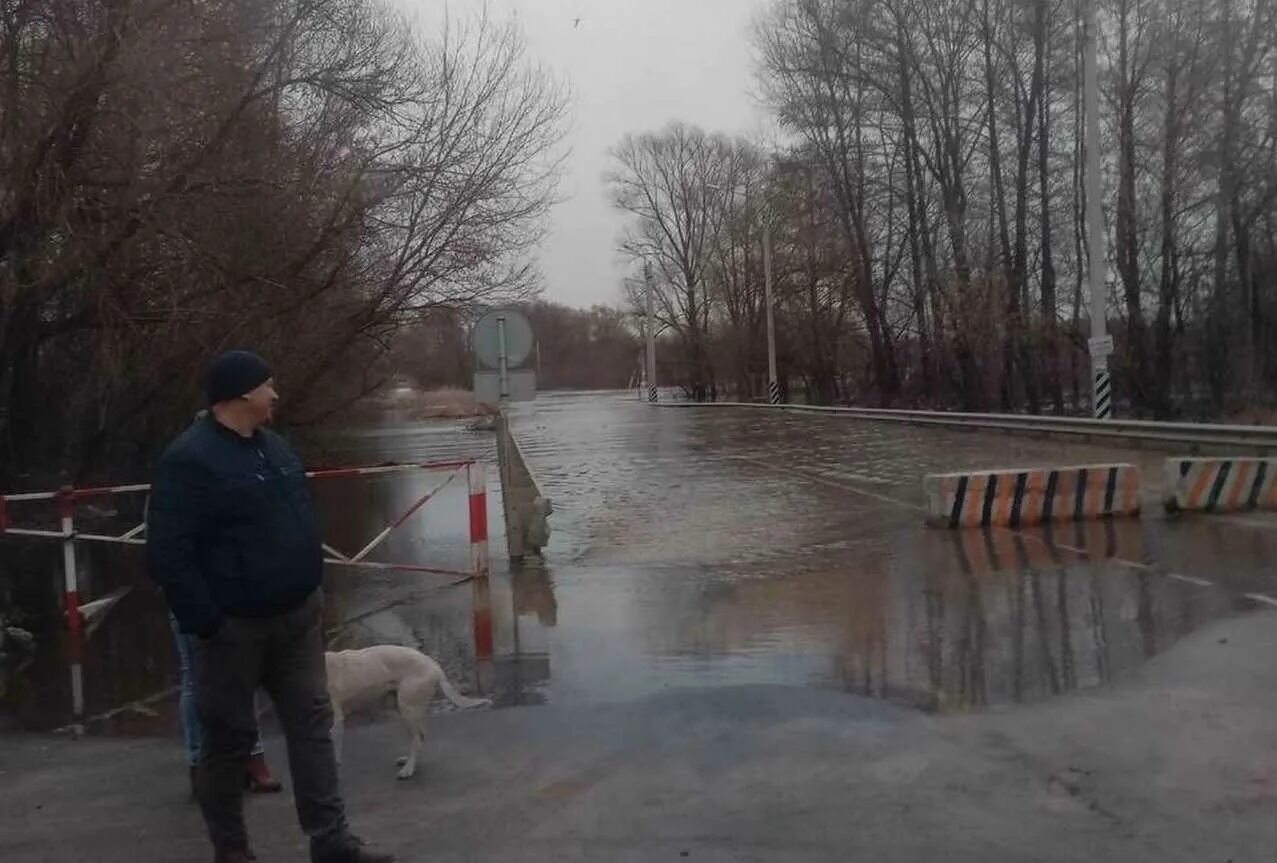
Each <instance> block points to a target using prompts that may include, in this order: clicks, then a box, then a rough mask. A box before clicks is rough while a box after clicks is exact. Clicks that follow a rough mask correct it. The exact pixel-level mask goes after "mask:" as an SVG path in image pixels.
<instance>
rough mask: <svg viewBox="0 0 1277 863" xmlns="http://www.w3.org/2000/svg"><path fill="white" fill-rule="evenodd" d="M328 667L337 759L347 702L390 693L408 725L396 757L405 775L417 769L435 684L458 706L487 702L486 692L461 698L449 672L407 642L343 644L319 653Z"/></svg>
mask: <svg viewBox="0 0 1277 863" xmlns="http://www.w3.org/2000/svg"><path fill="white" fill-rule="evenodd" d="M324 660H325V665H326V666H327V669H328V697H329V699H330V700H331V701H332V705H333V747H334V749H335V750H336V753H337V763H338V764H340V763H341V738H342V730H343V726H344V725H345V719H346V711H347V709H348V708H350V707H353V706H357V705H359V704H361V703H370V702H375V701H377V700H378V699H380V698H382V697H383V696H385V695H387V694H388V693H391V692H393V693H395V694H396V698H397V701H398V705H399V717H400V718H401V719H403V721H404V724H405V725H406V726H407V727H408V736H409V738H410V740H409V748H408V755H407V756H406V757H404V758H400V759H399V764H400V765H401V767H400V770H399V778H400V779H407V778H409V777H410V776H412V775H413V773H415V772H416V770H417V754H418V753H419V752H420V751H421V744H422V743H423V742H424V740H425V737H426V707H427V706H428V705H429V704H430V700H431V699H432V698H433V697H434V694H435V687H436V686H437V687H439V689H440V690H441V691H442V692H443V694H444V696H446V697H447V699H448V700H449V701H451V702H452V703H453V704H455V705H456V706H457V707H462V708H467V707H482V706H484V705H491V704H492V702H491V701H490V700H488V699H486V698H466V697H465V696H464V695H462V694H460V693H459V692H457V690H456V689H454V688H453V687H452V684H451V683H449V682H448V677H447V675H445V674H444V673H443V669H442V668H440V667H439V663H437V662H435V661H434V660H433V659H431V658H430V657H429V656H426V655H425V654H424V653H421V652H420V651H418V650H413V649H412V648H411V647H398V646H395V645H389V644H383V645H379V646H377V647H365V648H364V649H363V650H343V651H340V652H338V653H331V652H330V653H326V654H324Z"/></svg>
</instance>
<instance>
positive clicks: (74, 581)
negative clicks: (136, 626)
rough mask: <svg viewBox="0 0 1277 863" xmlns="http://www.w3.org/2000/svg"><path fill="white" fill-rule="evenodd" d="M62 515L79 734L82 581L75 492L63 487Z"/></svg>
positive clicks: (69, 650) (73, 703) (64, 577)
mask: <svg viewBox="0 0 1277 863" xmlns="http://www.w3.org/2000/svg"><path fill="white" fill-rule="evenodd" d="M58 507H59V509H60V511H61V512H60V514H61V516H62V581H63V598H64V602H65V604H66V616H67V658H68V659H69V660H70V663H69V664H70V666H71V712H72V715H73V716H74V718H75V723H74V726H73V727H74V728H75V730H76V732H77V733H79V732H81V731H82V730H83V727H84V726H83V722H84V666H83V665H82V662H83V654H84V616H83V615H82V614H81V613H80V582H79V576H78V574H77V571H76V561H75V492H74V491H73V490H72V489H71V488H63V489H62V491H61V492H60V493H59V494H58Z"/></svg>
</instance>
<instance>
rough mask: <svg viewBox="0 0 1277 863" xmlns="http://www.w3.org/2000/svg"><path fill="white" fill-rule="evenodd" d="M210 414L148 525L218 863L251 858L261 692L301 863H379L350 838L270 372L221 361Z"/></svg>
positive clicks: (303, 505)
mask: <svg viewBox="0 0 1277 863" xmlns="http://www.w3.org/2000/svg"><path fill="white" fill-rule="evenodd" d="M204 390H205V395H206V396H207V399H208V404H209V406H210V411H209V414H208V415H207V416H205V417H204V418H202V419H200V420H198V421H196V422H195V423H194V424H193V425H192V426H191V427H190V428H188V429H187V430H186V431H185V432H183V433H182V434H181V435H180V436H179V437H178V438H177V440H175V441H174V442H173V443H172V444H171V445H170V446H169V448H168V450H167V451H165V453H164V456H163V457H162V458H161V459H160V464H159V467H158V469H157V470H156V474H155V481H154V483H153V486H152V491H151V503H150V509H149V512H148V516H147V560H148V565H149V570H150V573H151V576H152V578H154V579H155V580H156V581H157V582H158V583H159V584H160V586H161V587H162V588H163V589H164V594H165V597H166V598H167V600H168V604H169V608H170V609H171V610H172V612H173V616H174V617H175V618H176V619H177V623H178V628H179V630H180V631H181V632H183V633H186V634H188V635H192V636H195V638H194V639H193V640H192V646H193V648H194V649H193V652H192V660H193V667H194V672H195V701H196V709H197V712H198V715H199V719H200V722H201V724H202V726H203V734H202V740H201V750H200V765H199V768H198V769H197V771H196V774H197V775H196V791H197V796H198V798H199V802H200V808H201V809H202V811H203V814H204V820H205V822H206V823H207V825H208V835H209V839H210V840H211V841H212V844H213V849H214V855H215V856H214V860H215V861H216V863H244V861H248V860H252V859H254V858H253V856H252V852H251V851H250V850H249V843H248V832H247V830H246V828H245V826H244V801H243V793H244V775H245V770H246V766H247V764H248V762H249V759H250V757H251V755H252V751H253V746H254V741H255V740H256V738H257V717H256V715H255V711H254V709H253V693H254V692H255V690H256V689H257V687H258V686H261V687H263V688H264V689H265V690H266V692H267V693H268V694H269V695H270V697H271V700H272V701H273V702H274V705H275V713H276V714H277V715H278V717H279V721H280V725H281V727H282V728H283V731H284V737H285V739H286V740H287V743H288V766H289V771H290V773H291V774H292V779H293V783H292V784H293V795H294V798H295V800H296V804H297V816H298V820H299V821H300V822H301V826H302V829H303V830H304V831H305V833H306V835H307V836H308V837H309V838H310V856H311V860H312V861H313V863H391V861H393V859H394V858H393V857H392V856H390V855H387V854H379V853H374V852H372V851H369V850H368V849H366V848H365V847H364V846H363V843H361V842H360V841H359V840H358V839H356V838H355V837H354V835H353V834H352V833H351V832H350V828H349V826H348V825H347V823H346V813H345V805H344V804H343V802H342V799H341V795H340V793H339V790H338V782H337V764H336V760H335V758H334V753H333V744H332V738H331V728H332V719H333V714H332V707H331V705H330V704H329V701H328V693H327V680H326V676H325V670H324V644H323V631H322V616H323V593H322V591H321V590H320V584H321V582H322V580H323V552H322V547H321V540H320V535H319V529H318V525H317V523H316V518H315V513H314V508H313V505H312V502H311V498H310V492H309V489H308V488H307V485H306V474H305V472H304V470H303V468H302V466H301V463H300V461H298V459H297V456H296V455H295V454H294V453H293V451H292V449H291V448H290V447H289V446H288V444H287V443H286V442H285V441H284V439H283V438H281V437H280V436H279V435H277V434H275V433H274V432H271V431H269V430H267V429H266V428H265V426H266V425H267V423H269V422H270V420H271V417H272V414H273V413H274V408H275V404H276V402H277V401H278V400H279V396H278V395H277V394H276V392H275V386H274V380H273V378H272V373H271V369H270V366H269V365H267V363H266V361H265V360H263V359H262V358H261V357H259V356H257V355H256V354H252V353H249V352H247V351H232V352H230V353H227V354H223V355H222V356H220V357H218V358H217V359H215V360H214V361H213V362H212V363H211V364H210V366H209V368H208V370H207V372H206V374H205V377H204Z"/></svg>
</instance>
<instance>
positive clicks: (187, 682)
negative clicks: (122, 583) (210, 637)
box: [169, 614, 284, 800]
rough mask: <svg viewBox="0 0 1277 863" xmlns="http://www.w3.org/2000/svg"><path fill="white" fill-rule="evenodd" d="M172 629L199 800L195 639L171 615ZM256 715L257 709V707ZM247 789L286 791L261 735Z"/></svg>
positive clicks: (184, 728) (188, 750)
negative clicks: (272, 771)
mask: <svg viewBox="0 0 1277 863" xmlns="http://www.w3.org/2000/svg"><path fill="white" fill-rule="evenodd" d="M169 626H171V627H172V629H173V641H174V642H175V643H176V645H177V665H178V675H179V683H180V686H181V688H180V695H179V698H178V713H179V714H180V716H181V720H182V740H183V742H184V743H185V744H186V763H187V765H188V766H189V767H190V771H191V799H192V800H195V799H197V798H198V795H197V794H196V790H195V775H196V768H197V767H198V766H199V763H200V751H201V746H202V743H201V739H202V738H203V736H204V728H203V726H202V725H201V724H200V715H199V711H198V710H196V707H195V673H194V672H195V669H194V668H193V667H192V664H193V656H194V653H195V646H194V640H195V636H193V635H187V634H186V633H185V632H182V631H181V630H180V629H179V628H178V625H177V618H175V617H174V616H173V615H172V614H170V615H169ZM253 712H254V713H256V712H257V711H256V705H254V710H253ZM244 787H245V788H247V789H248V790H249V791H251V792H253V793H254V794H274V793H276V792H278V791H282V790H284V786H283V785H281V784H280V783H279V780H278V779H276V778H275V776H274V775H273V774H272V773H271V769H270V765H269V764H268V763H267V762H266V750H265V748H264V747H263V746H262V738H261V735H260V734H258V735H257V737H256V740H255V741H254V743H253V750H252V753H251V755H250V756H249V759H248V764H247V766H246V767H245V770H244Z"/></svg>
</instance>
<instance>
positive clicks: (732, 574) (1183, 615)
mask: <svg viewBox="0 0 1277 863" xmlns="http://www.w3.org/2000/svg"><path fill="white" fill-rule="evenodd" d="M513 423H514V427H515V429H516V432H517V433H518V435H519V437H520V440H521V442H522V444H523V447H524V449H525V452H526V455H527V457H528V460H529V462H530V463H531V467H532V469H533V471H534V472H535V473H536V474H537V475H538V478H539V480H540V482H541V485H542V488H543V491H544V492H545V493H546V494H547V495H549V496H550V497H551V498H552V499H553V501H554V507H555V513H554V515H553V516H552V518H551V526H552V528H553V531H554V533H553V537H552V540H551V543H550V546H549V547H548V548H547V549H546V550H545V560H544V562H541V563H537V564H535V565H534V564H528V565H524V566H519V567H514V568H512V567H510V566H509V565H508V564H507V563H506V562H505V560H504V545H503V535H502V531H503V522H502V519H501V506H500V495H499V489H498V488H497V481H496V467H495V450H494V442H493V440H492V436H491V434H490V433H480V432H471V431H467V430H466V429H465V425H464V423H454V422H445V423H427V424H420V423H418V424H413V423H407V422H403V421H399V420H396V419H394V418H390V419H388V420H387V422H386V424H385V425H384V426H382V427H380V428H375V429H364V430H358V431H351V432H346V433H342V434H333V435H329V436H326V437H324V438H323V439H322V440H318V441H312V442H310V443H309V444H308V460H309V461H310V462H311V463H312V464H324V465H352V464H375V463H381V462H386V461H395V462H404V461H425V460H440V459H446V460H450V459H456V458H477V459H479V460H481V461H483V462H484V463H486V464H487V465H488V466H489V469H488V484H489V491H490V494H489V522H490V525H491V532H492V536H493V540H492V558H493V563H494V567H493V574H492V577H491V578H490V579H487V580H464V579H462V578H459V577H456V576H447V575H435V574H428V575H427V574H420V573H412V572H386V571H368V570H351V569H344V568H336V567H334V568H331V569H330V571H329V573H328V578H327V583H326V590H327V596H328V611H327V614H328V627H329V635H330V640H331V642H332V644H333V645H334V646H335V647H359V646H364V645H368V644H379V643H396V644H409V645H413V646H417V647H419V648H421V649H423V650H425V651H426V652H428V653H430V654H431V655H432V656H435V657H436V658H437V659H439V660H440V662H441V664H442V665H443V666H444V668H445V669H446V670H447V671H448V673H449V675H450V676H452V677H453V678H454V680H455V682H457V683H458V684H459V685H460V686H461V687H462V688H463V689H465V690H468V691H470V692H482V693H484V694H488V695H491V696H493V697H494V699H495V700H496V702H497V704H498V705H499V706H518V705H533V704H538V703H544V702H547V701H554V702H560V703H588V702H604V701H624V700H627V699H634V698H640V697H644V696H646V695H650V694H653V693H656V692H659V691H661V690H665V689H669V688H672V687H701V688H703V687H714V686H730V685H735V684H758V683H770V684H782V685H793V686H814V687H824V688H836V689H842V690H846V691H849V692H853V693H857V694H861V695H866V696H871V697H876V698H887V699H891V700H894V701H898V702H900V703H905V704H909V705H913V706H916V707H918V708H920V709H925V710H931V711H941V712H944V711H954V710H979V709H982V708H985V707H988V706H994V705H1002V704H1014V703H1017V702H1023V701H1029V700H1036V699H1043V698H1050V697H1053V696H1055V695H1057V694H1060V693H1064V692H1067V691H1070V690H1074V689H1079V688H1085V687H1093V686H1099V685H1104V684H1105V683H1107V682H1108V681H1111V680H1113V679H1116V678H1120V677H1121V676H1122V675H1123V674H1126V673H1129V672H1130V671H1131V670H1133V669H1136V668H1138V667H1139V666H1140V665H1141V664H1142V663H1143V662H1144V661H1145V660H1146V659H1147V658H1148V657H1150V656H1152V655H1154V654H1156V653H1159V652H1161V651H1164V650H1166V649H1167V648H1168V647H1170V646H1171V645H1173V644H1174V643H1175V642H1176V641H1177V640H1179V639H1180V638H1182V637H1183V636H1185V635H1186V634H1188V633H1189V632H1192V631H1193V630H1194V629H1197V628H1198V627H1200V626H1202V625H1203V624H1204V623H1206V622H1209V621H1211V620H1213V619H1215V618H1218V617H1221V616H1224V615H1229V614H1235V613H1240V612H1242V611H1244V610H1245V608H1246V607H1247V605H1246V603H1245V602H1243V601H1242V600H1240V599H1239V594H1240V593H1242V592H1245V591H1250V590H1258V589H1262V588H1266V587H1267V586H1270V585H1269V581H1270V580H1271V579H1270V576H1268V574H1267V572H1266V561H1267V560H1271V559H1272V554H1273V552H1274V551H1277V549H1275V548H1273V545H1274V543H1275V542H1277V531H1271V530H1263V529H1260V528H1258V527H1256V528H1254V529H1243V528H1238V527H1236V526H1230V525H1228V524H1227V523H1223V522H1214V523H1194V524H1189V523H1184V524H1177V523H1171V522H1167V521H1165V519H1163V518H1161V517H1160V516H1159V515H1158V514H1157V513H1155V512H1153V513H1149V515H1147V516H1146V517H1145V518H1144V519H1143V520H1131V521H1118V522H1106V523H1093V524H1089V525H1082V526H1073V525H1069V526H1065V527H1063V528H1056V529H1055V530H1053V531H1049V532H1048V531H1036V532H1034V531H1022V532H1019V533H1012V532H1010V531H993V532H989V533H984V532H979V531H975V532H952V531H947V530H939V529H932V528H927V527H925V526H924V525H923V519H922V515H921V513H920V512H919V511H918V506H919V504H920V503H921V500H922V495H921V478H922V475H923V474H924V473H926V472H929V471H936V470H957V469H961V468H964V467H975V466H984V467H994V466H997V467H1017V466H1030V465H1042V464H1047V463H1055V464H1076V463H1080V462H1088V461H1089V462H1104V461H1113V460H1118V459H1124V460H1130V459H1132V458H1134V459H1135V460H1137V461H1140V462H1141V464H1146V465H1147V466H1146V467H1145V470H1146V472H1149V471H1154V470H1155V462H1156V459H1155V458H1154V457H1152V456H1147V455H1145V456H1141V455H1139V454H1134V455H1132V454H1131V453H1124V452H1122V451H1120V450H1113V449H1105V448H1100V447H1090V446H1084V445H1072V444H1071V445H1064V444H1061V443H1059V442H1058V441H1037V440H1020V439H1015V438H1009V437H1004V436H992V437H989V436H983V435H974V434H965V433H957V432H946V431H940V430H930V429H913V428H909V427H904V426H895V425H888V424H874V423H864V422H860V421H854V420H848V419H844V418H840V417H824V416H790V415H779V414H773V413H766V412H758V411H747V410H734V409H709V410H683V409H667V408H662V409H656V408H650V407H647V406H645V405H642V404H640V403H638V402H637V401H635V400H633V399H631V398H630V397H629V396H628V395H625V394H615V393H594V394H572V395H554V394H551V395H548V396H542V397H541V398H540V399H539V401H538V402H536V403H535V404H531V405H521V406H518V407H516V408H515V409H514V417H513ZM447 479H448V475H447V474H446V473H441V472H435V471H414V472H411V473H403V474H393V475H384V476H379V477H375V478H348V479H340V480H325V481H322V482H319V483H316V486H315V491H316V495H317V499H318V501H319V505H320V511H321V513H322V517H323V520H324V524H325V531H326V538H327V539H328V542H329V543H330V544H331V545H332V546H334V547H335V548H337V549H338V550H340V551H342V552H343V553H345V554H351V553H353V552H354V551H356V550H358V549H360V548H362V547H363V546H364V545H366V544H367V543H368V542H369V541H370V540H372V538H373V537H375V536H376V535H377V534H378V533H379V532H380V531H381V530H382V529H383V528H384V527H385V526H386V525H387V524H388V523H390V522H391V521H393V520H394V519H395V518H396V517H397V516H398V515H400V514H401V513H402V512H404V511H405V510H406V509H408V508H409V507H410V506H411V505H412V504H413V503H414V502H415V501H416V500H417V499H419V497H420V496H421V495H423V494H425V493H427V492H431V491H436V493H437V496H436V497H435V498H434V499H432V501H431V502H430V503H428V504H427V505H426V506H424V507H423V508H422V509H421V510H420V511H419V512H418V513H416V514H415V515H413V516H412V517H411V518H410V519H409V520H408V521H407V522H405V524H404V525H403V526H402V527H401V528H399V529H398V530H397V531H395V532H393V533H392V534H391V535H390V537H389V538H388V539H387V541H386V542H385V543H384V544H383V545H381V546H379V547H378V548H377V549H376V550H375V551H374V552H373V553H372V554H371V555H370V557H371V559H374V560H380V561H389V562H395V563H415V564H425V565H429V566H434V567H439V568H444V569H456V570H464V569H465V568H466V567H467V559H468V536H467V521H466V512H467V510H466V484H465V477H464V475H461V476H459V477H457V478H455V479H453V480H452V481H451V482H450V483H447V484H446V485H445V484H444V483H445V481H446V480H447ZM99 515H100V516H101V517H102V518H109V517H110V514H109V513H101V514H99ZM128 515H130V513H128V512H121V513H120V514H119V516H118V519H117V520H118V521H119V522H120V523H121V524H124V523H125V522H127V520H128V518H127V516H128ZM126 526H127V525H126ZM122 529H124V528H121V530H122ZM1080 552H1084V554H1083V553H1080ZM6 554H7V556H6V558H5V560H6V563H7V565H11V566H15V567H18V571H19V572H20V573H21V578H20V580H19V592H20V594H21V598H22V599H23V601H24V603H25V604H26V605H27V607H29V608H31V609H32V613H31V619H30V620H29V621H28V624H29V626H30V628H32V629H34V630H35V631H36V634H37V637H38V639H39V646H38V649H37V652H36V655H35V658H34V661H33V662H31V663H30V664H29V665H28V667H26V668H25V669H23V670H22V671H21V672H20V673H19V674H17V675H16V676H14V677H12V678H11V686H10V688H9V692H8V694H7V697H6V699H5V703H6V705H7V714H6V721H7V722H8V724H9V726H10V727H11V728H24V729H50V728H56V727H58V726H61V725H64V724H66V723H67V722H68V721H69V720H70V684H69V676H68V672H67V658H68V657H67V653H66V646H65V643H64V639H63V638H62V636H61V623H60V617H59V614H58V595H59V591H60V576H58V575H57V570H56V566H57V563H56V560H55V558H56V547H54V546H46V547H36V546H31V547H29V548H28V547H26V546H23V547H22V553H21V554H19V553H17V551H16V550H15V548H13V547H9V548H8V549H7V550H6ZM81 557H82V578H81V590H82V593H83V594H84V595H85V598H86V599H93V598H95V597H98V596H101V595H103V594H104V593H106V592H107V591H109V590H111V589H112V588H114V587H116V586H117V585H121V584H134V585H136V587H135V589H134V590H133V591H132V592H131V593H130V594H129V595H128V596H126V597H125V599H124V600H123V601H121V602H120V604H119V605H118V606H117V607H116V608H115V609H114V610H113V611H112V612H111V613H110V614H109V615H108V616H107V617H106V618H105V619H104V621H103V623H102V625H101V627H100V628H99V629H98V630H97V632H95V633H94V634H93V636H92V637H91V638H90V639H89V642H88V645H87V649H86V653H85V658H84V680H85V689H86V699H87V703H88V711H87V712H88V713H89V714H90V715H93V716H98V717H102V715H103V714H107V716H106V717H104V718H99V719H98V720H97V721H94V722H92V723H91V724H90V731H93V732H102V733H127V734H174V733H176V720H175V718H174V715H173V701H174V699H173V697H172V692H171V690H172V686H173V684H174V683H175V660H174V656H173V649H172V642H171V636H170V634H169V631H168V627H167V622H166V619H165V614H164V609H163V604H162V601H161V600H160V598H159V597H158V595H157V594H156V592H155V591H154V590H153V589H152V588H150V587H149V585H148V584H147V583H146V581H145V579H144V578H143V577H142V576H141V573H140V567H139V562H140V554H139V553H138V551H137V550H136V549H127V548H126V549H120V548H115V547H100V546H99V547H90V548H86V550H85V552H84V553H83V554H82V555H81ZM1132 564H1135V565H1132ZM1169 573H1180V574H1185V573H1187V574H1188V575H1189V576H1191V578H1190V579H1188V580H1185V579H1183V578H1177V577H1171V576H1170V575H1169ZM1203 581H1210V582H1213V583H1214V584H1203V583H1201V582H1203Z"/></svg>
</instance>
